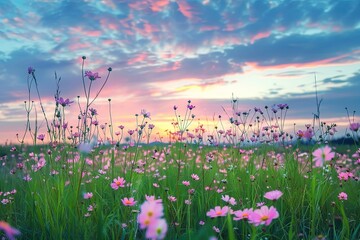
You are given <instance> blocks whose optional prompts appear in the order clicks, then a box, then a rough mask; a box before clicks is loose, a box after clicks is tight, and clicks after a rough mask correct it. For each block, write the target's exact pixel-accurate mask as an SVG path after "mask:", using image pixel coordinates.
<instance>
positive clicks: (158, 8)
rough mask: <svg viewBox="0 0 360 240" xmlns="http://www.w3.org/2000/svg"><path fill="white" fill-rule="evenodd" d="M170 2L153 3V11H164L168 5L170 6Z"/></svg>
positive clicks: (166, 0) (163, 0)
mask: <svg viewBox="0 0 360 240" xmlns="http://www.w3.org/2000/svg"><path fill="white" fill-rule="evenodd" d="M169 3H170V1H169V0H158V1H153V2H151V10H153V11H154V12H160V11H162V10H163V9H164V8H165V7H166V6H167V5H169Z"/></svg>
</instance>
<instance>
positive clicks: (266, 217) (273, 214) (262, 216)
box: [249, 206, 279, 226]
mask: <svg viewBox="0 0 360 240" xmlns="http://www.w3.org/2000/svg"><path fill="white" fill-rule="evenodd" d="M278 217H279V213H278V211H277V210H276V208H274V207H273V206H271V207H270V208H268V206H262V207H261V208H260V209H256V210H254V211H253V213H252V214H251V215H250V216H249V222H250V223H251V224H253V225H254V226H259V225H263V224H265V225H266V226H268V225H269V224H270V223H271V222H272V220H273V219H275V218H278Z"/></svg>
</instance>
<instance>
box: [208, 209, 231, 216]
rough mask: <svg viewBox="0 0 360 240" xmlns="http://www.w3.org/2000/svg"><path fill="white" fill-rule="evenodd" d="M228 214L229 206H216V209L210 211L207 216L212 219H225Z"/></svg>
mask: <svg viewBox="0 0 360 240" xmlns="http://www.w3.org/2000/svg"><path fill="white" fill-rule="evenodd" d="M228 212H229V207H228V206H225V207H222V208H221V207H220V206H216V207H215V208H214V209H210V211H208V212H207V213H206V216H208V217H211V218H216V217H224V216H226V215H227V213H228Z"/></svg>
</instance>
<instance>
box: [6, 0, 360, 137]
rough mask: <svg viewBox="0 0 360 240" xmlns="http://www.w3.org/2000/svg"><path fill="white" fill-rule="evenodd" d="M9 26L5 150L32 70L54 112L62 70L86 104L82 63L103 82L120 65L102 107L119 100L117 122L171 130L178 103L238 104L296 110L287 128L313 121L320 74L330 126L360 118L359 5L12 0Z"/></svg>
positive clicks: (209, 109) (210, 110)
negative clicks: (142, 120)
mask: <svg viewBox="0 0 360 240" xmlns="http://www.w3.org/2000/svg"><path fill="white" fill-rule="evenodd" d="M0 29H1V30H0V66H1V67H0V84H1V86H2V87H1V89H0V131H1V132H2V137H1V140H2V141H1V142H3V141H5V140H6V139H13V138H14V132H22V131H23V127H24V124H25V116H26V113H25V110H24V108H23V101H24V100H26V99H27V92H26V77H27V67H28V66H32V67H34V68H35V69H36V74H37V76H38V79H39V85H40V89H39V90H40V92H41V95H42V97H43V100H44V102H45V107H46V109H47V111H49V112H51V109H52V108H53V102H54V101H53V96H54V91H55V81H54V72H55V71H56V72H57V74H58V75H59V76H61V77H62V81H61V92H62V95H63V97H65V98H70V99H75V98H76V96H78V95H82V96H83V92H82V85H81V56H83V55H85V56H87V62H86V66H85V68H86V70H93V71H96V72H99V74H100V76H103V78H102V79H101V80H104V77H105V76H106V69H107V68H108V67H109V66H111V67H112V68H113V72H112V76H111V78H110V80H109V84H108V85H107V86H106V87H105V89H104V92H103V93H102V94H101V96H100V97H101V98H100V99H99V101H98V105H97V108H99V109H102V108H104V109H105V107H106V106H107V101H106V100H107V98H112V99H113V106H114V108H115V109H116V110H115V118H116V121H117V122H119V123H121V122H127V121H129V120H130V119H131V118H132V116H133V114H134V113H136V112H139V111H140V109H142V108H146V109H147V110H148V111H150V112H152V113H153V116H154V117H153V118H154V121H155V122H156V121H159V122H163V124H164V126H165V125H166V122H167V123H168V125H169V128H170V127H171V125H170V121H171V118H172V106H173V105H174V104H177V105H181V104H182V103H183V104H184V105H185V104H186V101H187V100H188V99H192V100H193V101H194V103H195V105H197V109H196V110H197V115H198V116H199V117H202V118H203V119H205V118H211V117H212V116H213V115H214V114H223V112H222V107H227V106H230V104H229V102H230V100H231V97H232V96H235V97H237V98H239V101H240V106H241V107H242V108H243V110H247V109H250V108H253V107H255V106H257V107H262V106H264V105H269V106H271V105H272V104H277V103H288V104H289V105H290V111H289V114H288V118H289V124H290V123H292V122H295V121H296V122H299V124H303V123H305V122H311V119H312V113H313V112H315V109H316V106H315V96H314V72H316V75H317V81H318V91H319V97H320V98H322V99H323V104H322V116H323V117H324V119H325V120H327V121H333V122H336V123H338V124H339V125H340V126H345V125H346V124H347V119H346V112H345V110H344V108H345V107H348V108H349V109H350V110H351V111H352V110H356V111H358V112H359V111H360V106H359V105H360V93H359V89H360V68H359V67H360V41H359V39H360V2H359V1H356V0H354V1H350V0H319V1H300V0H296V1H295V0H294V1H292V0H283V1H281V0H280V1H276V0H273V1H265V0H259V1H252V0H243V1H240V0H238V1H237V0H233V1H231V0H228V1H226V0H199V1H196V0H177V1H175V0H173V1H171V0H139V1H136V0H135V1H125V0H119V1H115V0H103V1H95V0H86V1H85V0H84V1H80V0H79V1H57V0H33V1H30V0H23V1H22V0H13V1H1V2H0ZM97 84H98V85H97V86H95V87H99V86H101V84H100V81H99V83H97ZM32 97H33V99H34V100H35V101H37V99H36V96H35V94H34V93H33V94H32ZM71 111H73V112H70V113H69V114H73V115H74V116H77V112H76V108H72V110H71ZM107 119H108V115H107V113H104V114H103V121H106V120H107Z"/></svg>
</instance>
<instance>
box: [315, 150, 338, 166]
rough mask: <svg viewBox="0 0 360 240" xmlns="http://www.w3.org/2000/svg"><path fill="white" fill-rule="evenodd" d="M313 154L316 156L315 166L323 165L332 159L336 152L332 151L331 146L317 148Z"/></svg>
mask: <svg viewBox="0 0 360 240" xmlns="http://www.w3.org/2000/svg"><path fill="white" fill-rule="evenodd" d="M312 155H313V156H314V161H315V167H322V166H323V165H324V163H325V161H330V160H331V159H333V158H334V156H335V153H334V152H331V148H330V147H329V146H325V147H322V148H318V149H316V150H315V151H314V152H313V153H312Z"/></svg>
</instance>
